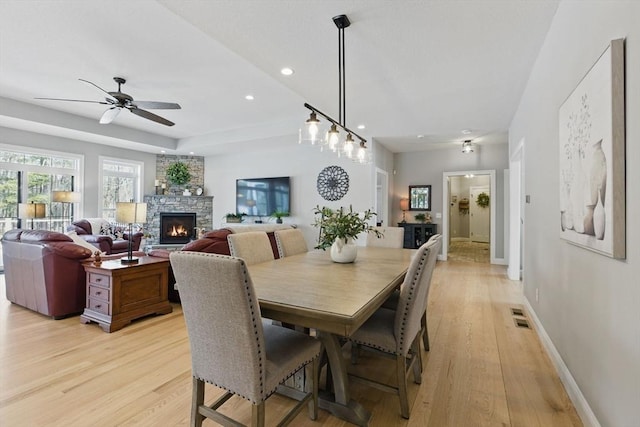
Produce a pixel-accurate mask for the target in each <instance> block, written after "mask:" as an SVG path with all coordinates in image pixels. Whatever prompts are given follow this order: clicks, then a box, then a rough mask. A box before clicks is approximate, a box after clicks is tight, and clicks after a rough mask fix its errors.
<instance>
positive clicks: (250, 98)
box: [244, 95, 254, 101]
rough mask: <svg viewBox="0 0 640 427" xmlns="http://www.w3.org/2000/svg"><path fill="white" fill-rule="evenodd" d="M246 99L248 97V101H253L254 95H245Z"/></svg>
mask: <svg viewBox="0 0 640 427" xmlns="http://www.w3.org/2000/svg"><path fill="white" fill-rule="evenodd" d="M244 99H246V100H247V101H253V99H254V98H253V95H247V96H245V97H244Z"/></svg>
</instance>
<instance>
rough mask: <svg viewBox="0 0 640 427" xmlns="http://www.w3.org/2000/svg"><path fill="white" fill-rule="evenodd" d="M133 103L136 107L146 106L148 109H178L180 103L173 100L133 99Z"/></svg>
mask: <svg viewBox="0 0 640 427" xmlns="http://www.w3.org/2000/svg"><path fill="white" fill-rule="evenodd" d="M132 104H133V105H135V106H136V107H138V108H148V109H149V110H179V109H180V108H182V107H180V104H176V103H174V102H156V101H133V102H132Z"/></svg>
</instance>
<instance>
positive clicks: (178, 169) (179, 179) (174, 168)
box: [166, 162, 191, 185]
mask: <svg viewBox="0 0 640 427" xmlns="http://www.w3.org/2000/svg"><path fill="white" fill-rule="evenodd" d="M166 174H167V179H168V180H169V181H170V182H172V183H174V184H177V185H183V184H186V183H187V182H189V181H190V180H191V173H189V166H187V165H186V163H182V162H175V163H172V164H170V165H169V167H168V168H167V172H166Z"/></svg>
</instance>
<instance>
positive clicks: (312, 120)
mask: <svg viewBox="0 0 640 427" xmlns="http://www.w3.org/2000/svg"><path fill="white" fill-rule="evenodd" d="M319 123H320V121H319V120H318V118H317V117H316V113H315V112H313V111H312V112H311V114H310V115H309V119H308V120H307V131H308V132H309V137H310V138H311V141H315V140H316V138H317V136H318V124H319Z"/></svg>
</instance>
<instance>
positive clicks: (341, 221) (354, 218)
mask: <svg viewBox="0 0 640 427" xmlns="http://www.w3.org/2000/svg"><path fill="white" fill-rule="evenodd" d="M313 213H314V214H315V215H316V219H315V222H314V223H313V226H315V227H319V228H320V238H319V239H318V245H317V246H316V249H323V250H324V249H326V248H328V247H330V246H331V245H332V244H333V242H334V241H335V240H336V238H339V239H344V240H345V242H346V241H347V240H348V239H352V238H355V237H356V236H357V235H358V234H360V233H363V232H366V233H375V234H376V236H378V237H380V236H382V233H380V232H379V231H378V230H376V229H375V228H374V227H372V226H370V225H369V223H368V222H367V221H369V220H370V219H371V218H373V216H374V215H376V213H375V212H372V211H371V209H367V210H366V211H364V213H363V215H362V216H360V215H359V214H358V212H354V211H353V207H352V206H349V211H345V209H344V208H342V207H341V208H340V209H336V210H333V209H331V208H328V207H326V206H323V207H322V208H321V207H320V206H316V208H315V209H314V211H313Z"/></svg>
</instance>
